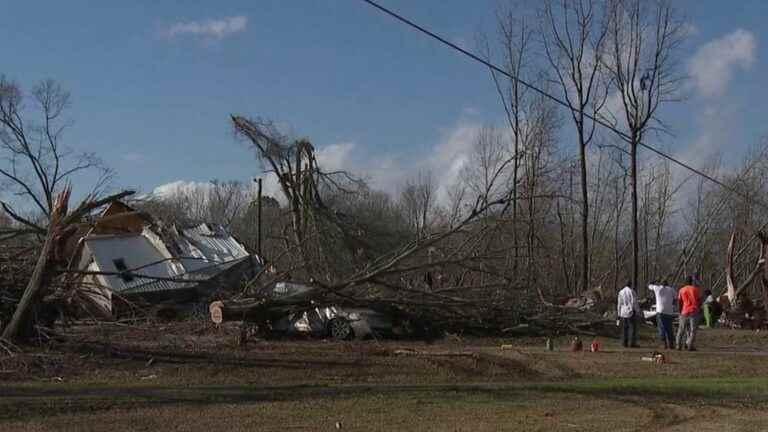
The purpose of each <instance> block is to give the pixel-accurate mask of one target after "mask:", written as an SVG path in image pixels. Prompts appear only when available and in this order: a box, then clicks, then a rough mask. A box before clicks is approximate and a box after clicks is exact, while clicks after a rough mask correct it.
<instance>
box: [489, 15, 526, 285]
mask: <svg viewBox="0 0 768 432" xmlns="http://www.w3.org/2000/svg"><path fill="white" fill-rule="evenodd" d="M520 10H522V4H520V3H517V4H511V5H509V7H508V8H507V9H506V10H500V11H499V12H498V13H497V16H496V19H497V28H498V30H497V32H498V41H499V42H498V43H499V51H500V57H501V64H502V68H503V69H504V70H505V71H506V72H507V73H508V74H509V75H511V76H513V77H516V78H519V79H524V80H528V81H540V79H541V76H540V73H539V71H538V70H536V68H533V67H532V65H534V64H535V63H534V61H533V53H532V47H533V43H534V42H535V39H534V36H535V33H534V27H533V25H532V24H531V19H530V17H529V16H527V15H526V14H521V13H520ZM481 45H482V46H481V49H482V50H483V51H484V52H485V56H486V57H487V58H488V59H489V60H490V59H492V57H493V49H492V47H491V44H490V43H489V42H488V41H487V39H486V40H482V41H481ZM490 72H491V78H492V79H493V83H494V85H495V87H496V91H497V93H498V95H499V100H500V101H501V104H502V106H503V108H504V112H505V114H506V120H507V124H508V126H509V130H510V132H511V141H512V146H511V149H510V155H511V158H510V159H509V161H510V162H511V165H512V175H511V178H510V180H509V184H510V205H511V210H512V215H511V217H512V224H513V227H512V247H513V250H514V251H515V252H514V253H515V255H514V257H513V259H512V273H513V274H516V273H517V272H518V266H519V261H520V253H519V250H520V239H519V238H518V233H517V231H518V229H517V223H518V216H519V213H520V205H519V196H520V194H519V190H518V186H519V179H520V174H521V173H520V171H521V164H522V152H523V149H524V148H525V147H526V145H527V142H528V141H529V140H530V130H529V129H530V128H529V125H527V123H526V118H527V116H528V112H529V111H530V110H531V106H530V105H531V103H532V100H533V99H534V94H533V92H532V91H530V89H529V88H528V87H526V86H523V85H522V84H521V83H520V81H519V80H518V79H507V78H506V77H505V76H502V75H501V74H499V73H498V72H497V71H496V70H494V69H490Z"/></svg>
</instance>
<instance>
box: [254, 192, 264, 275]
mask: <svg viewBox="0 0 768 432" xmlns="http://www.w3.org/2000/svg"><path fill="white" fill-rule="evenodd" d="M256 183H257V184H258V192H257V195H256V197H257V198H256V199H257V201H256V209H257V210H256V212H257V214H258V217H259V224H258V225H257V239H258V246H257V248H256V253H258V254H259V258H261V259H262V260H263V259H264V256H262V254H261V177H259V178H258V179H256Z"/></svg>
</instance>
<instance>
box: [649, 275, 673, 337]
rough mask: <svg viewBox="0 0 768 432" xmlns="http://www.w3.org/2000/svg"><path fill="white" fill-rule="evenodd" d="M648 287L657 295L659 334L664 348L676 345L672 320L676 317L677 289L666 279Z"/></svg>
mask: <svg viewBox="0 0 768 432" xmlns="http://www.w3.org/2000/svg"><path fill="white" fill-rule="evenodd" d="M648 288H649V289H650V290H651V291H653V293H654V295H655V296H656V325H657V326H658V327H659V336H661V340H662V342H664V349H670V348H674V347H675V336H674V330H673V327H672V322H673V321H674V319H675V289H674V288H672V287H671V286H669V283H667V281H666V280H663V281H661V282H660V283H659V284H652V285H649V286H648Z"/></svg>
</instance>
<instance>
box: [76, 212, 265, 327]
mask: <svg viewBox="0 0 768 432" xmlns="http://www.w3.org/2000/svg"><path fill="white" fill-rule="evenodd" d="M79 234H80V235H77V236H75V239H76V240H74V241H75V242H76V244H74V245H71V249H70V251H71V252H72V253H71V255H70V256H72V261H71V262H70V268H76V269H77V270H79V271H80V272H81V273H82V275H83V276H82V280H81V281H80V284H79V285H80V291H81V292H82V293H83V294H85V295H84V297H85V298H86V299H88V300H89V301H88V303H89V305H88V309H89V312H90V313H92V314H94V315H97V316H100V317H103V318H108V317H114V316H116V315H118V314H119V313H120V306H121V305H122V306H125V305H128V304H132V303H135V302H149V303H162V302H176V303H185V302H186V303H191V302H194V301H196V300H197V299H198V298H199V297H201V296H204V295H205V294H207V293H211V292H213V291H215V290H216V289H217V288H218V287H220V286H222V285H223V284H227V283H236V282H237V281H238V280H240V279H241V278H242V277H243V276H244V275H245V274H246V273H247V272H248V271H250V270H252V269H253V266H254V265H257V264H258V263H260V260H259V259H258V257H256V256H252V255H251V254H250V253H249V252H248V251H247V250H246V247H245V245H244V244H243V243H241V242H240V241H238V240H237V239H236V238H234V237H233V236H232V235H231V234H230V233H228V232H227V230H226V229H225V228H224V227H223V226H221V225H216V224H210V223H201V224H198V225H194V226H189V227H179V226H177V225H175V224H174V225H164V224H163V223H162V221H156V220H154V219H153V218H152V217H151V216H149V215H147V214H144V213H141V212H138V211H136V210H134V209H133V208H131V207H130V206H128V205H126V204H124V203H122V202H114V203H112V204H110V205H109V206H108V207H107V208H106V209H105V210H104V211H103V212H102V213H101V214H100V215H99V216H97V217H96V218H95V220H94V221H93V224H92V225H91V227H90V228H89V229H88V231H87V232H83V233H79Z"/></svg>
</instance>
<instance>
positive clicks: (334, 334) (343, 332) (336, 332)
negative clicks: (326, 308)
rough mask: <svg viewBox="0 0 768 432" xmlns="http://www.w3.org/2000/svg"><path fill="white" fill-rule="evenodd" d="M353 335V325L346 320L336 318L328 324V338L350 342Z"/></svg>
mask: <svg viewBox="0 0 768 432" xmlns="http://www.w3.org/2000/svg"><path fill="white" fill-rule="evenodd" d="M353 334H354V332H353V331H352V324H350V323H349V321H347V320H346V319H344V318H334V319H332V320H331V321H330V322H328V336H329V337H330V338H331V339H333V340H337V341H343V340H349V339H351V338H352V336H353Z"/></svg>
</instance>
